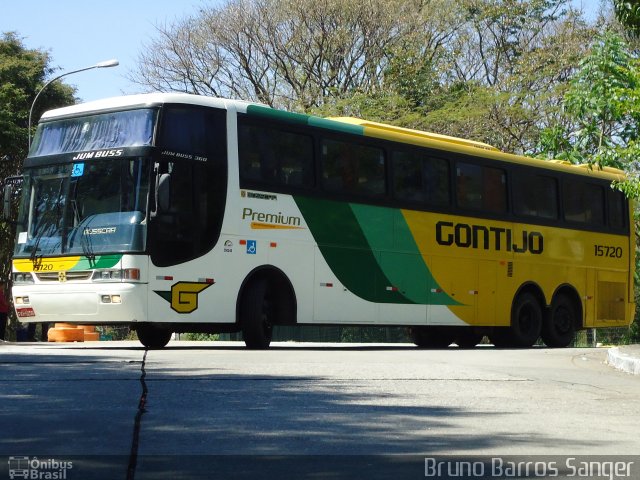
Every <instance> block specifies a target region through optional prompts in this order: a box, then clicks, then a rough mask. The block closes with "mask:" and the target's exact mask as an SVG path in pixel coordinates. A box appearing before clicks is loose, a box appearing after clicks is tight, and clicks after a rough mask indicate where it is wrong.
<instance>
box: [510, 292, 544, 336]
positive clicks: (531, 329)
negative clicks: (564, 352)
mask: <svg viewBox="0 0 640 480" xmlns="http://www.w3.org/2000/svg"><path fill="white" fill-rule="evenodd" d="M541 330H542V307H541V306H540V302H539V301H538V299H537V298H536V297H535V295H533V294H531V293H528V292H524V293H521V294H520V295H518V296H517V297H516V299H515V301H514V302H513V306H512V307H511V328H510V329H509V336H510V337H511V338H510V340H511V341H512V342H513V346H514V347H531V346H532V345H533V344H534V343H536V341H537V340H538V338H539V337H540V332H541Z"/></svg>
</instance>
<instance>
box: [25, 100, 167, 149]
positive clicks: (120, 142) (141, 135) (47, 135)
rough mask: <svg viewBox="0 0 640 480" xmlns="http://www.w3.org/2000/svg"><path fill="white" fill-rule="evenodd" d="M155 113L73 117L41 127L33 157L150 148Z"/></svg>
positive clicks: (151, 111)
mask: <svg viewBox="0 0 640 480" xmlns="http://www.w3.org/2000/svg"><path fill="white" fill-rule="evenodd" d="M155 115H156V110H154V109H138V110H126V111H122V112H110V113H102V114H98V115H89V116H84V117H73V118H66V119H62V120H55V121H50V122H43V123H41V124H40V125H38V130H37V131H36V135H35V137H34V139H33V144H32V145H31V150H30V151H29V156H30V157H38V156H43V155H55V154H61V153H69V152H82V151H87V150H97V149H101V148H116V147H125V146H126V147H141V146H148V145H151V142H152V140H153V126H154V123H155Z"/></svg>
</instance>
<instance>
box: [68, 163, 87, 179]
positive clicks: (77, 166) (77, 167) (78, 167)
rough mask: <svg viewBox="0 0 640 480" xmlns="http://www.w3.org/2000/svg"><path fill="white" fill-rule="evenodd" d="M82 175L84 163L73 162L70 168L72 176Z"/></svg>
mask: <svg viewBox="0 0 640 480" xmlns="http://www.w3.org/2000/svg"><path fill="white" fill-rule="evenodd" d="M82 175H84V163H74V164H73V167H72V168H71V176H72V177H81V176H82Z"/></svg>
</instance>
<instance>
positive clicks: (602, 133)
mask: <svg viewBox="0 0 640 480" xmlns="http://www.w3.org/2000/svg"><path fill="white" fill-rule="evenodd" d="M563 107H564V108H563V116H562V118H559V119H558V122H557V123H556V124H555V125H552V126H550V127H549V128H547V129H546V130H545V131H544V132H543V134H542V135H541V138H540V150H541V155H542V156H544V157H547V158H558V159H564V160H567V161H570V162H572V163H584V164H589V165H591V166H592V168H603V167H609V166H611V167H616V168H619V169H622V170H624V171H625V172H626V176H627V179H626V180H625V181H623V182H619V183H617V184H615V185H614V186H615V187H617V188H619V189H620V190H622V191H623V192H624V193H625V194H626V195H627V196H628V197H632V198H639V197H640V178H639V177H640V175H639V174H640V163H639V161H638V158H640V138H639V137H640V132H639V131H638V130H639V128H640V62H638V59H637V58H635V57H634V56H633V55H632V54H631V52H630V49H629V48H628V46H627V44H626V43H625V42H624V40H623V39H622V38H621V37H620V36H619V35H618V34H616V33H614V32H612V31H606V32H605V33H604V34H602V35H600V36H598V37H597V38H596V39H595V41H594V42H593V44H592V47H591V51H590V53H589V54H588V55H587V56H586V57H585V58H584V59H583V61H582V62H581V63H580V68H579V70H578V71H577V73H576V74H575V76H574V77H573V78H572V79H571V81H570V83H569V88H568V90H567V92H566V94H565V96H564V99H563ZM635 217H636V229H637V225H638V218H639V213H638V211H636V212H635ZM639 247H640V245H638V246H636V287H637V288H636V303H638V302H639V301H640V290H639V288H638V286H639V285H640V276H639V272H640V255H639V253H640V248H639ZM629 337H630V339H631V340H632V341H636V342H637V341H639V340H640V320H639V317H638V316H637V315H636V320H635V322H634V324H633V325H632V328H631V330H630V333H629Z"/></svg>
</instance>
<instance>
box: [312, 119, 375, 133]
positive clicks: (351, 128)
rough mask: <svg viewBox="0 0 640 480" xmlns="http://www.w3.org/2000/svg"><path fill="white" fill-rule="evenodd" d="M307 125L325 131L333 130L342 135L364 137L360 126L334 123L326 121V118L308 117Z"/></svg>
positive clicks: (362, 128)
mask: <svg viewBox="0 0 640 480" xmlns="http://www.w3.org/2000/svg"><path fill="white" fill-rule="evenodd" d="M309 125H311V126H312V127H318V128H324V129H326V130H335V131H337V132H342V133H351V134H353V135H364V127H361V126H360V125H353V124H351V123H343V122H336V121H335V120H327V119H326V118H320V117H309Z"/></svg>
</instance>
